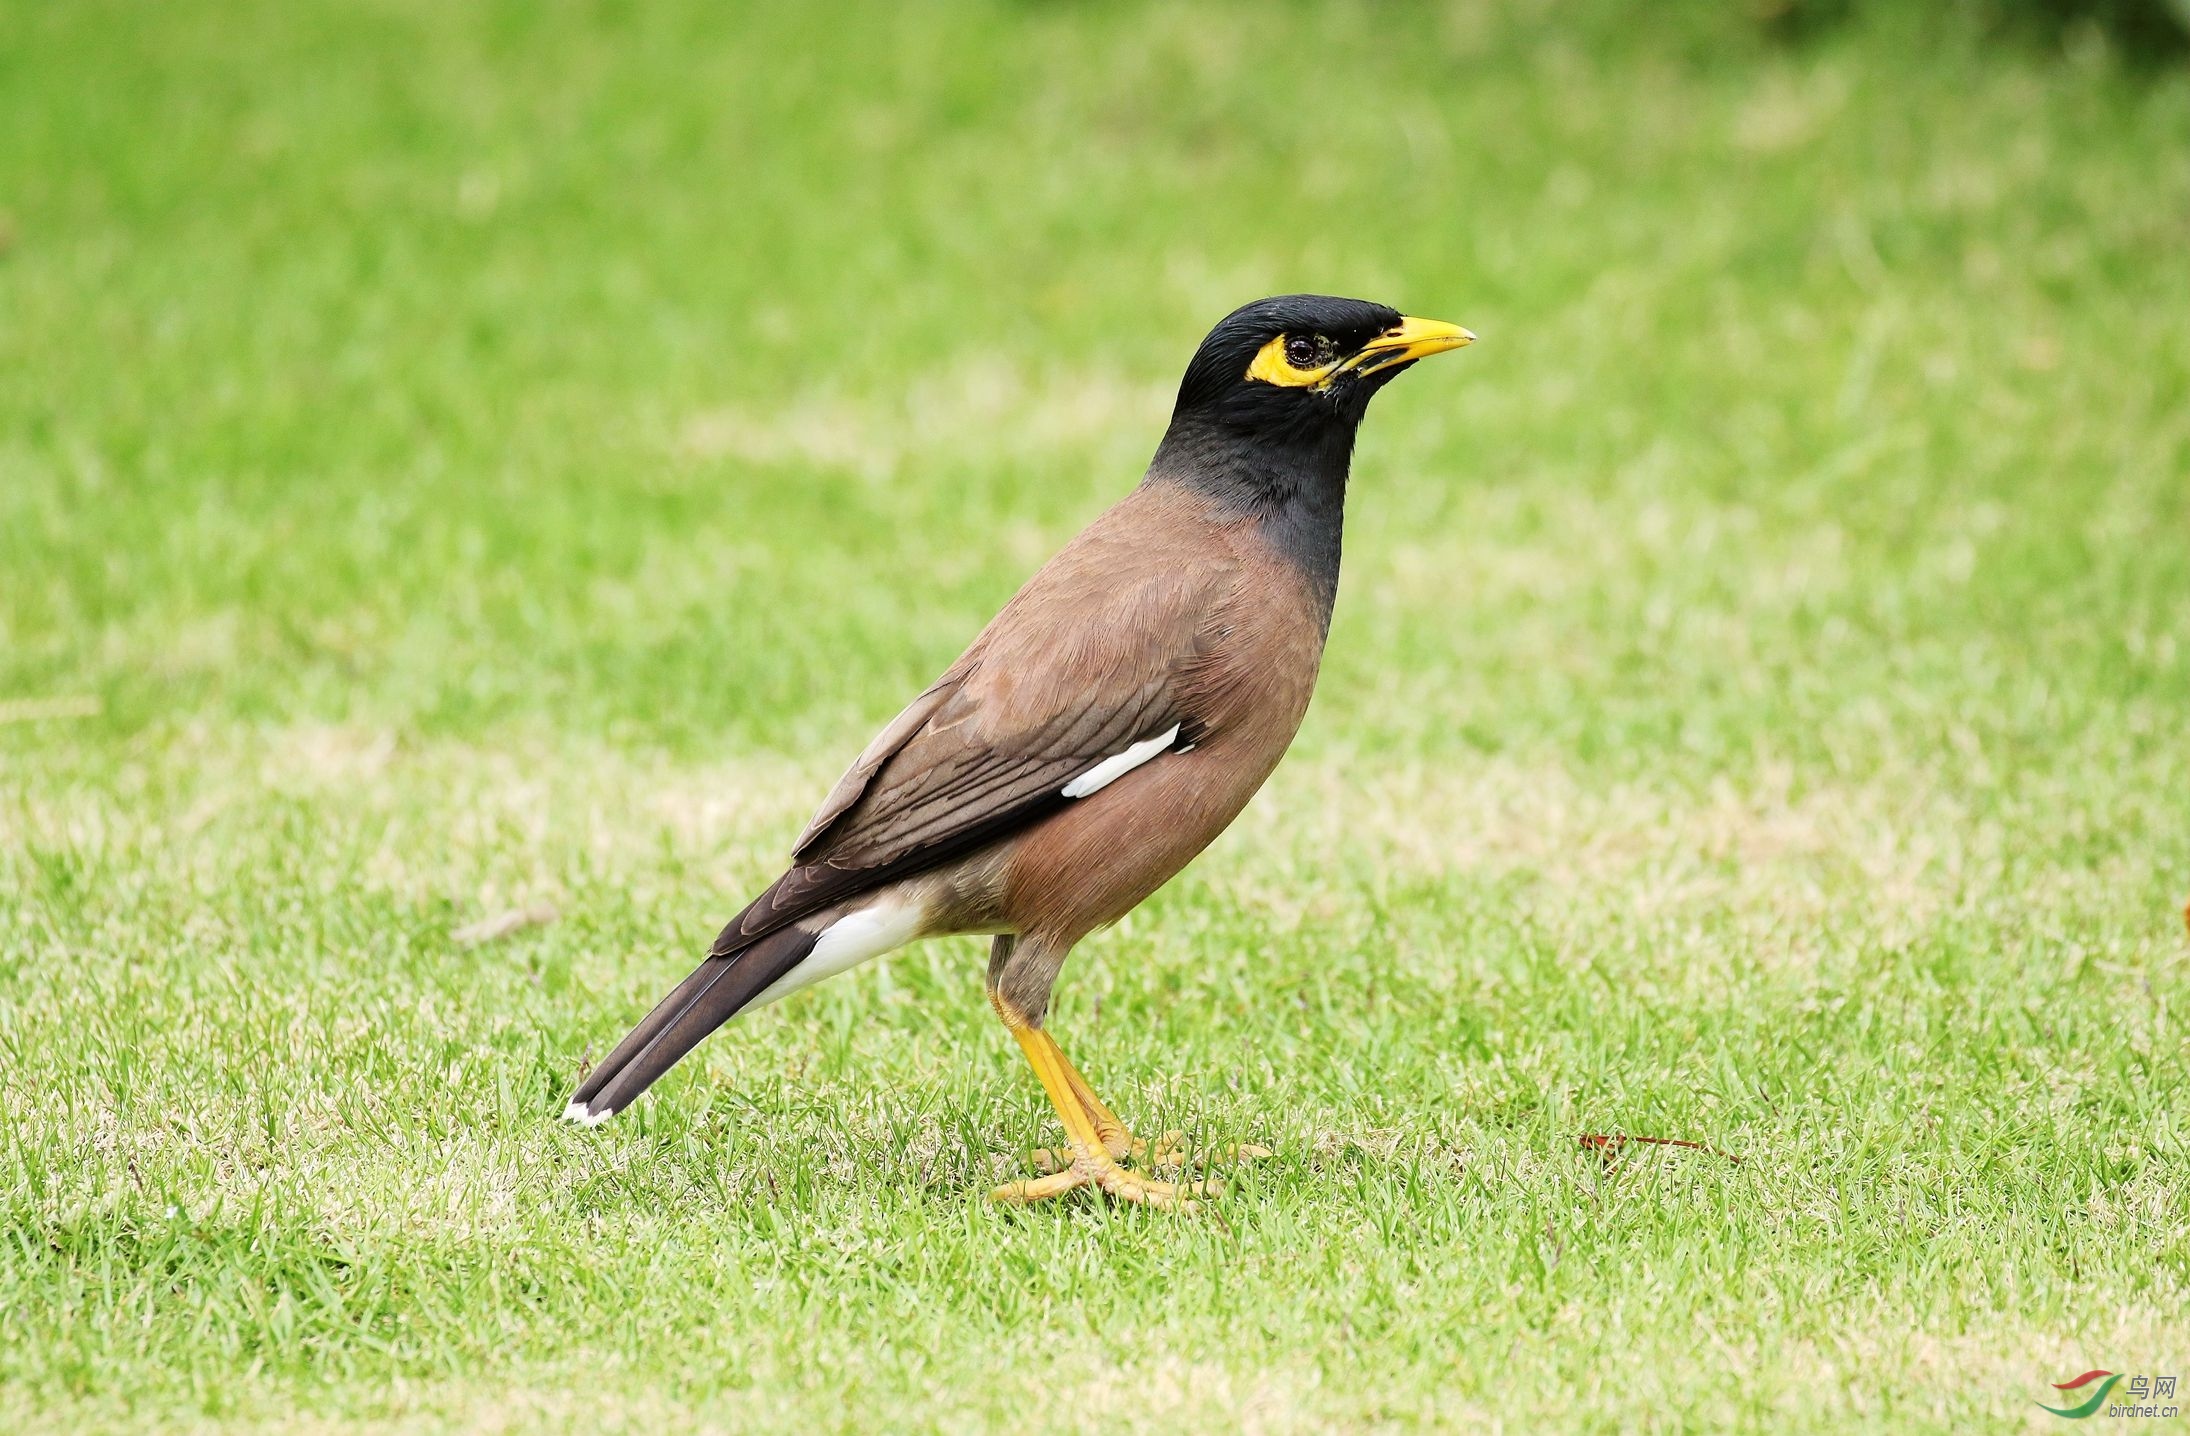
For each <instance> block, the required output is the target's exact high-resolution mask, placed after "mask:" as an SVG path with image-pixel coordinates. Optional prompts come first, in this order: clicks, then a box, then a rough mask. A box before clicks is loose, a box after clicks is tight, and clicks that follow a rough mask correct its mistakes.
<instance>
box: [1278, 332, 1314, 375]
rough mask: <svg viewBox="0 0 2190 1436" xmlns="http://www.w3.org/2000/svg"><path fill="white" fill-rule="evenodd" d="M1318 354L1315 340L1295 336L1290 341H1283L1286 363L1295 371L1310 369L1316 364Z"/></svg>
mask: <svg viewBox="0 0 2190 1436" xmlns="http://www.w3.org/2000/svg"><path fill="white" fill-rule="evenodd" d="M1319 352H1320V351H1319V350H1318V348H1317V346H1316V342H1315V340H1313V339H1310V338H1308V337H1307V336H1306V335H1304V334H1295V335H1293V336H1292V337H1291V338H1290V339H1287V340H1286V341H1285V359H1286V362H1288V363H1289V364H1291V365H1292V366H1293V367H1294V368H1295V369H1307V368H1310V367H1312V366H1313V365H1314V364H1315V362H1316V359H1317V356H1318V354H1319Z"/></svg>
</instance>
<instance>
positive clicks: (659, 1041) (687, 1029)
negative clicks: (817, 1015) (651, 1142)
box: [563, 927, 819, 1126]
mask: <svg viewBox="0 0 2190 1436" xmlns="http://www.w3.org/2000/svg"><path fill="white" fill-rule="evenodd" d="M817 941H819V935H818V934H815V933H810V932H801V931H800V930H799V929H797V928H795V927H788V928H783V929H781V930H779V931H776V932H772V933H770V934H768V936H766V937H764V938H762V939H761V940H760V941H759V942H756V943H754V944H753V945H752V946H751V947H749V948H746V949H745V950H744V951H743V952H739V953H733V954H732V955H731V956H729V957H711V958H709V959H707V961H705V962H703V963H701V964H700V965H699V968H698V970H697V971H695V972H694V973H693V974H692V975H691V976H690V977H687V978H686V979H685V980H684V981H682V982H680V983H678V984H677V986H676V988H675V990H674V991H672V992H671V993H670V994H669V995H668V996H667V997H665V998H663V999H662V1000H661V1001H660V1002H658V1003H656V1004H655V1006H654V1010H653V1011H652V1012H649V1013H648V1014H647V1015H646V1020H645V1021H644V1022H641V1023H640V1024H639V1025H638V1026H637V1027H634V1028H632V1029H631V1035H630V1036H628V1037H626V1038H624V1040H623V1041H621V1042H619V1043H617V1044H616V1050H615V1051H613V1052H611V1053H609V1054H608V1056H607V1057H606V1058H604V1059H603V1060H602V1062H601V1065H600V1066H598V1067H596V1068H594V1069H593V1071H592V1073H591V1074H590V1075H589V1076H588V1077H587V1078H586V1080H585V1081H584V1082H583V1083H581V1084H580V1085H579V1088H578V1092H577V1095H576V1096H574V1097H572V1098H571V1099H570V1105H569V1106H568V1107H566V1108H565V1109H563V1115H564V1116H565V1117H568V1118H569V1119H570V1120H571V1121H573V1122H583V1123H585V1124H586V1125H588V1126H593V1125H596V1124H598V1123H601V1122H605V1121H607V1120H608V1119H609V1118H611V1117H613V1116H615V1115H616V1114H617V1113H618V1112H621V1111H622V1110H623V1109H624V1108H626V1107H628V1106H630V1105H631V1104H632V1102H633V1101H634V1100H636V1099H637V1098H638V1095H639V1094H640V1093H641V1092H644V1091H645V1090H646V1089H647V1088H649V1087H651V1086H653V1085H654V1082H655V1079H656V1078H658V1077H660V1076H661V1075H662V1074H663V1073H664V1072H667V1071H668V1070H669V1069H670V1068H672V1067H674V1066H676V1065H677V1062H678V1060H679V1059H680V1058H682V1057H683V1056H684V1054H685V1053H687V1052H690V1051H691V1050H692V1049H693V1048H695V1047H697V1046H699V1044H700V1042H701V1040H702V1039H703V1038H705V1037H706V1036H707V1035H708V1034H709V1033H711V1032H713V1031H714V1030H715V1029H716V1028H718V1027H720V1026H722V1025H723V1024H724V1023H725V1022H728V1021H729V1020H730V1019H731V1018H733V1017H735V1016H737V1015H738V1012H739V1010H740V1009H741V1008H743V1007H744V1006H745V1004H747V1003H748V1002H751V1001H752V1000H753V999H754V998H756V997H758V996H760V994H761V993H762V992H764V991H766V990H767V988H768V985H769V984H770V983H772V982H774V981H775V980H776V979H777V978H779V977H781V976H783V974H785V973H786V972H789V971H790V970H791V969H792V968H794V967H796V966H798V965H799V963H800V962H802V961H804V960H805V957H806V954H808V953H810V952H812V951H813V950H814V944H815V943H816V942H817Z"/></svg>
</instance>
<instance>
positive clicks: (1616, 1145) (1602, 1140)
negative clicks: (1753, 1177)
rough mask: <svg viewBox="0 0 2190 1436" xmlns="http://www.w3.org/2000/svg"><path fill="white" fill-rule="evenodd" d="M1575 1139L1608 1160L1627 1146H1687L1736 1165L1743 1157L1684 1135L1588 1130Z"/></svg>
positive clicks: (1691, 1149)
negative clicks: (1654, 1135) (1642, 1134)
mask: <svg viewBox="0 0 2190 1436" xmlns="http://www.w3.org/2000/svg"><path fill="white" fill-rule="evenodd" d="M1574 1140H1575V1141H1577V1142H1579V1143H1581V1144H1582V1145H1583V1146H1585V1147H1587V1148H1589V1149H1590V1150H1591V1151H1593V1152H1595V1153H1596V1154H1597V1155H1598V1156H1600V1157H1603V1158H1604V1159H1605V1160H1606V1161H1607V1162H1610V1161H1612V1160H1614V1159H1615V1158H1617V1157H1618V1156H1619V1155H1620V1152H1621V1150H1622V1149H1624V1148H1626V1147H1630V1146H1648V1147H1686V1148H1688V1149H1689V1150H1690V1151H1695V1152H1709V1153H1710V1154H1711V1155H1712V1156H1714V1157H1724V1158H1725V1159H1726V1160H1727V1161H1729V1162H1732V1163H1734V1164H1735V1165H1736V1166H1739V1165H1740V1164H1741V1158H1739V1157H1737V1156H1735V1155H1734V1154H1733V1153H1731V1152H1722V1151H1720V1150H1719V1149H1718V1148H1716V1147H1707V1146H1705V1145H1704V1144H1703V1143H1701V1142H1691V1141H1688V1140H1687V1139H1685V1138H1682V1137H1630V1136H1628V1135H1627V1134H1626V1133H1624V1132H1588V1133H1585V1134H1583V1135H1582V1136H1579V1137H1576V1138H1575V1139H1574Z"/></svg>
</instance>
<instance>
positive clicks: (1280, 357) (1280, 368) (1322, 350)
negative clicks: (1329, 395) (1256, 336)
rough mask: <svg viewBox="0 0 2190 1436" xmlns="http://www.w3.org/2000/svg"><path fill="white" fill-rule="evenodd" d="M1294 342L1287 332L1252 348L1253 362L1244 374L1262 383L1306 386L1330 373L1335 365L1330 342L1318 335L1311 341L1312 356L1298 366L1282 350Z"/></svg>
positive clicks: (1287, 386)
mask: <svg viewBox="0 0 2190 1436" xmlns="http://www.w3.org/2000/svg"><path fill="white" fill-rule="evenodd" d="M1295 342H1296V337H1295V336H1293V335H1290V334H1280V335H1279V336H1278V337H1277V338H1275V339H1273V340H1271V341H1270V342H1269V343H1267V344H1265V345H1263V346H1262V348H1260V349H1259V350H1257V351H1256V352H1255V358H1254V362H1253V363H1251V364H1249V365H1248V366H1247V377H1248V378H1250V379H1259V380H1261V381H1262V382H1263V383H1265V384H1277V385H1281V386H1283V387H1284V388H1287V389H1309V388H1313V387H1314V386H1316V385H1317V384H1320V383H1322V382H1323V381H1324V380H1325V379H1328V378H1330V377H1331V371H1332V370H1333V369H1336V368H1337V367H1338V355H1337V354H1336V353H1335V352H1334V351H1333V349H1332V346H1331V342H1330V341H1329V340H1327V339H1321V338H1320V337H1319V338H1318V340H1317V341H1315V342H1314V343H1313V348H1314V350H1315V360H1314V362H1313V363H1312V364H1310V365H1308V366H1306V367H1302V366H1301V365H1298V364H1295V363H1294V362H1293V361H1292V359H1291V358H1290V357H1288V355H1287V354H1286V351H1287V350H1288V349H1289V348H1291V347H1292V346H1293V344H1294V343H1295Z"/></svg>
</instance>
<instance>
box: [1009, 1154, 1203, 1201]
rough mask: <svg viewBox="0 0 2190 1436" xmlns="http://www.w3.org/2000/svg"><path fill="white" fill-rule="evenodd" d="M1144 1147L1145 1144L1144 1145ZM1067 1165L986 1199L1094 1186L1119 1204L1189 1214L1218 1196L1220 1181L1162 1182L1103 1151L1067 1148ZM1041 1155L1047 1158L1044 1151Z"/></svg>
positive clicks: (1028, 1197) (1029, 1197)
mask: <svg viewBox="0 0 2190 1436" xmlns="http://www.w3.org/2000/svg"><path fill="white" fill-rule="evenodd" d="M1144 1145H1145V1144H1144ZM1068 1150H1069V1152H1070V1156H1071V1161H1070V1163H1069V1165H1067V1166H1065V1167H1064V1168H1063V1169H1062V1170H1061V1171H1054V1172H1051V1173H1050V1174H1049V1175H1047V1176H1043V1177H1037V1178H1035V1179H1034V1180H1032V1181H1028V1182H1007V1183H1005V1184H1004V1185H1003V1186H1001V1187H998V1188H997V1189H996V1190H994V1191H992V1192H990V1193H989V1199H990V1200H991V1201H997V1202H1009V1203H1011V1204H1013V1205H1025V1204H1026V1203H1029V1202H1039V1201H1046V1200H1048V1199H1049V1198H1051V1197H1061V1196H1063V1195H1064V1194H1065V1193H1066V1192H1070V1191H1074V1190H1076V1189H1078V1188H1080V1187H1094V1188H1097V1189H1098V1190H1100V1191H1102V1192H1104V1193H1106V1194H1107V1195H1109V1196H1112V1197H1116V1198H1117V1199H1118V1200H1119V1201H1121V1202H1132V1203H1135V1204H1136V1205H1140V1206H1150V1207H1158V1208H1163V1209H1167V1210H1176V1211H1182V1212H1190V1211H1193V1210H1194V1208H1195V1207H1196V1205H1197V1203H1196V1201H1195V1198H1197V1197H1221V1196H1223V1195H1224V1184H1223V1183H1221V1182H1209V1181H1201V1182H1163V1181H1158V1180H1157V1179H1156V1178H1154V1177H1149V1176H1143V1175H1142V1174H1141V1173H1139V1172H1134V1171H1129V1170H1127V1169H1126V1168H1125V1167H1123V1166H1121V1165H1119V1163H1118V1159H1117V1158H1116V1157H1113V1156H1111V1155H1110V1153H1109V1152H1108V1151H1106V1150H1101V1149H1095V1148H1085V1149H1068ZM1044 1155H1049V1153H1048V1151H1047V1149H1046V1148H1045V1149H1044Z"/></svg>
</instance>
